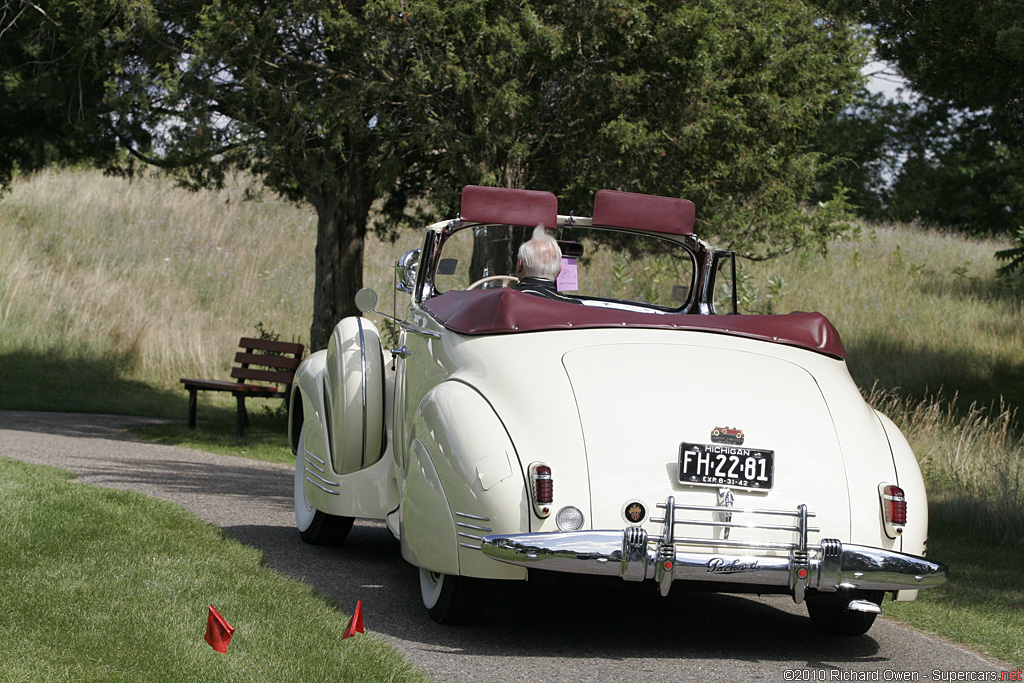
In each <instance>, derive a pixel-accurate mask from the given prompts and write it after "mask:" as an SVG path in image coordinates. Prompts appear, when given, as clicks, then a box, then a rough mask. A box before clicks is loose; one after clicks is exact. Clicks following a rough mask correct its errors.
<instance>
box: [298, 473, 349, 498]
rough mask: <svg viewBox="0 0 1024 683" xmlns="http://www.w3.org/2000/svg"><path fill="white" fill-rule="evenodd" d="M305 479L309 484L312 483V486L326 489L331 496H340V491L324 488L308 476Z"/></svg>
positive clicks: (322, 489)
mask: <svg viewBox="0 0 1024 683" xmlns="http://www.w3.org/2000/svg"><path fill="white" fill-rule="evenodd" d="M306 481H308V482H309V483H310V484H312V485H313V486H315V487H317V488H318V489H320V490H321V491H326V492H327V493H329V494H331V495H332V496H340V495H341V492H340V491H332V490H331V489H328V488H324V487H323V486H321V485H320V484H318V483H316V482H315V481H313V480H312V479H310V478H309V477H306Z"/></svg>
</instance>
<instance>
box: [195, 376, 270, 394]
mask: <svg viewBox="0 0 1024 683" xmlns="http://www.w3.org/2000/svg"><path fill="white" fill-rule="evenodd" d="M181 383H182V384H184V385H185V388H186V389H188V388H190V387H194V388H196V389H203V390H208V391H230V392H238V391H244V392H245V393H247V394H259V395H260V396H261V397H262V396H265V397H266V398H271V397H276V396H284V395H285V392H283V391H278V387H274V386H270V385H268V384H244V383H240V382H228V381H227V380H222V379H183V380H181Z"/></svg>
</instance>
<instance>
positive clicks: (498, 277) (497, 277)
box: [466, 275, 519, 292]
mask: <svg viewBox="0 0 1024 683" xmlns="http://www.w3.org/2000/svg"><path fill="white" fill-rule="evenodd" d="M498 280H501V281H502V282H504V284H503V285H502V287H508V286H509V285H510V284H512V283H513V282H516V283H518V282H519V278H517V277H516V276H515V275H489V276H488V277H482V278H480V279H479V280H477V281H476V282H474V283H473V284H471V285H470V286H469V287H466V291H467V292H468V291H469V290H471V289H476V288H477V287H479V286H480V285H483V284H486V283H488V282H497V281H498Z"/></svg>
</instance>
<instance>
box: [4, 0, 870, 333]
mask: <svg viewBox="0 0 1024 683" xmlns="http://www.w3.org/2000/svg"><path fill="white" fill-rule="evenodd" d="M13 1H14V0H9V2H13ZM54 4H57V5H60V6H61V7H62V8H64V9H65V10H66V11H67V12H68V17H67V20H66V21H63V22H62V23H61V24H60V25H59V27H58V26H56V25H55V26H54V27H53V29H54V30H55V31H57V30H58V29H59V31H58V32H63V33H61V36H62V39H64V38H66V39H67V40H68V41H71V42H74V44H76V45H78V44H82V45H85V46H87V47H89V48H90V49H92V48H95V54H96V55H98V57H97V61H96V62H95V64H96V66H97V71H100V72H102V74H103V76H104V78H105V80H104V81H103V83H104V85H105V87H106V93H105V96H104V98H103V99H102V101H100V102H95V101H94V98H91V97H90V98H86V99H85V101H84V105H83V106H84V109H83V111H82V114H81V118H82V119H83V120H92V121H99V122H102V124H103V126H104V131H106V132H105V134H106V135H108V136H109V135H111V134H113V135H116V138H117V140H118V141H119V142H120V143H122V144H124V145H125V146H126V147H127V148H128V150H129V152H130V154H131V155H132V157H131V159H129V160H128V161H126V162H125V163H123V164H120V169H121V170H122V171H124V172H131V171H132V170H133V164H134V160H135V159H141V160H143V161H146V162H148V163H153V164H157V165H160V166H164V167H167V168H174V169H177V172H178V174H179V179H180V180H181V181H182V182H184V183H186V184H187V185H189V186H191V187H211V186H212V187H218V186H219V185H220V184H221V183H222V182H223V180H224V178H225V174H226V173H227V172H228V171H229V170H231V169H237V168H243V169H246V170H248V171H250V172H251V173H253V174H254V175H255V176H256V177H258V178H260V179H261V180H262V182H263V183H265V184H266V185H267V186H268V187H270V188H271V189H273V190H274V191H276V192H278V193H280V194H281V195H283V196H285V197H288V198H290V199H293V200H296V201H303V202H307V203H308V204H310V205H311V206H313V207H314V208H315V210H316V212H317V216H318V241H317V249H316V287H315V289H314V321H313V325H312V329H311V335H310V336H311V345H312V348H314V349H316V348H321V347H322V346H323V345H324V344H325V343H326V339H327V337H328V335H329V332H330V329H331V328H332V327H333V325H334V323H335V321H336V320H337V319H338V318H339V317H341V316H344V315H350V314H354V313H355V309H354V306H353V303H352V296H353V295H354V293H355V291H356V289H358V287H359V286H361V284H362V255H363V254H362V252H363V245H364V239H365V235H366V232H367V227H368V220H369V216H370V212H371V208H373V205H374V202H375V200H378V199H380V200H382V201H380V202H379V203H378V204H377V205H376V209H377V210H379V211H380V212H382V221H381V223H380V225H381V226H382V227H384V228H385V229H388V230H393V229H394V228H395V227H396V226H400V225H402V224H404V223H406V222H409V221H410V220H419V219H420V218H421V216H420V214H423V213H426V212H427V211H428V210H429V209H427V208H426V207H434V208H437V209H439V210H441V211H444V212H445V213H448V212H450V211H451V209H452V208H453V207H454V203H455V200H456V197H457V191H458V189H459V187H461V186H462V185H464V184H467V183H485V184H496V185H508V186H516V187H541V188H545V189H550V190H553V191H555V192H557V193H560V194H561V195H562V197H563V199H565V200H566V204H567V205H568V206H569V207H571V208H572V209H574V210H576V211H577V212H578V213H586V212H589V207H590V205H591V201H592V193H593V192H594V190H596V189H597V188H601V187H608V188H613V189H623V190H635V191H642V192H649V193H654V194H672V195H677V196H686V197H688V198H691V199H693V200H694V201H695V202H696V203H697V205H698V230H699V231H700V233H701V234H702V235H705V236H709V237H715V238H717V240H718V242H719V243H720V244H723V245H725V246H731V247H733V248H735V249H737V250H738V251H739V252H741V253H743V254H746V255H748V256H753V257H758V258H764V257H769V256H772V255H775V254H778V253H782V252H785V251H790V250H793V249H798V248H803V247H822V246H823V245H824V243H825V242H826V241H827V240H828V239H829V238H830V237H832V236H834V235H835V234H837V233H838V232H840V231H841V230H842V229H843V228H844V225H845V224H844V223H843V221H842V218H843V209H844V207H845V204H844V201H843V199H842V196H841V195H840V196H839V197H837V198H835V199H830V200H829V201H827V202H825V203H824V204H823V205H822V206H820V207H819V208H818V209H817V210H813V211H808V210H806V209H805V207H804V205H803V202H804V200H805V199H806V198H807V196H808V193H809V191H810V190H811V188H812V187H813V183H814V179H815V177H816V175H817V174H818V173H819V172H820V170H821V168H820V165H819V157H818V155H817V154H815V153H813V152H810V151H808V149H807V145H808V142H809V141H810V140H811V138H812V136H813V134H814V132H815V130H816V128H817V125H818V122H819V120H820V119H821V118H822V117H824V116H826V115H830V114H832V113H834V112H835V111H837V110H838V109H840V108H841V107H842V106H843V105H844V104H845V102H846V101H847V100H848V99H849V97H850V95H851V94H852V92H853V90H854V88H855V86H856V84H857V82H858V81H859V79H860V76H859V73H858V68H859V65H860V64H861V63H862V61H863V56H864V49H863V45H862V41H861V40H860V39H859V38H858V37H857V35H856V34H855V33H854V32H853V30H852V29H851V28H850V26H849V25H847V24H846V23H843V22H838V21H834V20H831V19H828V18H823V17H821V16H820V13H818V12H816V11H814V10H813V9H812V8H811V7H810V6H809V5H808V4H807V3H805V2H792V1H790V0H766V1H765V2H761V3H758V4H757V5H755V6H752V5H751V4H750V3H748V2H745V1H743V0H711V1H709V2H702V3H699V4H691V3H687V4H682V5H680V4H679V3H677V2H670V1H669V0H647V1H645V2H642V3H637V2H634V1H633V0H569V1H567V2H562V3H539V2H537V3H532V2H522V3H508V2H504V1H503V0H458V1H455V2H451V1H448V0H421V1H418V2H414V3H410V2H406V1H405V0H372V1H371V2H351V1H342V2H334V3H324V2H320V1H318V0H291V1H290V2H285V3H277V2H270V1H269V0H257V1H256V2H246V3H234V2H226V1H224V0H204V1H202V2H193V1H192V0H100V2H99V4H97V5H96V6H95V9H94V10H91V11H92V12H93V13H95V14H96V15H97V16H101V17H102V21H97V22H92V23H88V22H86V23H85V24H84V25H85V26H87V27H88V30H89V31H91V33H90V34H89V35H87V36H82V35H79V34H78V33H77V28H76V27H77V26H79V25H80V23H79V22H77V21H73V20H72V19H74V18H75V17H76V16H77V15H76V14H75V13H76V12H77V13H79V14H81V15H82V16H85V12H84V10H83V9H82V8H81V7H79V5H78V3H77V2H75V0H55V3H54ZM18 26H19V27H20V25H18ZM90 54H91V53H90ZM7 65H9V61H8V62H5V63H4V64H3V65H0V68H4V69H6V68H9V67H8V66H7ZM103 69H106V70H105V71H103ZM97 125H99V124H97ZM104 139H106V138H104ZM106 160H107V161H111V160H110V159H109V158H108V159H106Z"/></svg>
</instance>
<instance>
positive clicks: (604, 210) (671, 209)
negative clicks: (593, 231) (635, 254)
mask: <svg viewBox="0 0 1024 683" xmlns="http://www.w3.org/2000/svg"><path fill="white" fill-rule="evenodd" d="M696 211H697V209H696V207H695V206H694V205H693V202H691V201H690V200H689V199H675V198H673V197H656V196H654V195H650V194H636V193H634V192H618V191H616V190H598V191H597V194H596V195H594V225H607V226H611V227H615V228H630V229H633V230H648V231H650V232H666V233H670V234H672V235H692V234H693V221H694V217H695V215H696Z"/></svg>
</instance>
